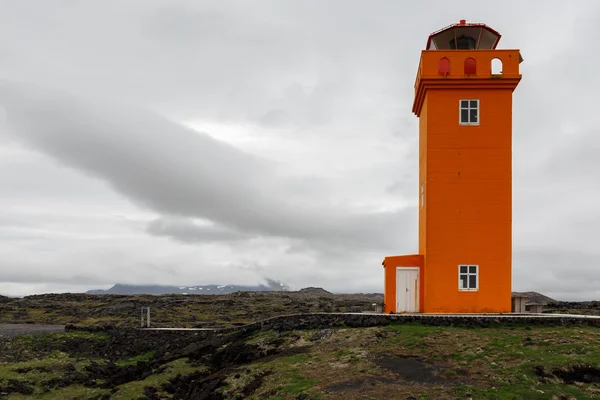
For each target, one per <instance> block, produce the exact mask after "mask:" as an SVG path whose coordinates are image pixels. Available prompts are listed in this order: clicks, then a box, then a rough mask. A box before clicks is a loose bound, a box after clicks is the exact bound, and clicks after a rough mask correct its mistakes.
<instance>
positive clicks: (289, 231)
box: [0, 0, 600, 300]
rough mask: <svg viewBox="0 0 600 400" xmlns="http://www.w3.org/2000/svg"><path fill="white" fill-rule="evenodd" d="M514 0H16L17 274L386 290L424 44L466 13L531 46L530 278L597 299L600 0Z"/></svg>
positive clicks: (525, 258) (5, 285)
mask: <svg viewBox="0 0 600 400" xmlns="http://www.w3.org/2000/svg"><path fill="white" fill-rule="evenodd" d="M497 4H498V2H497V1H480V2H475V3H472V4H469V6H468V10H466V9H465V10H461V9H460V7H458V6H457V4H455V3H452V2H447V1H437V0H436V1H427V2H417V1H413V2H410V3H409V2H404V1H402V2H400V1H383V0H381V1H350V0H330V1H327V2H323V1H318V0H310V1H307V0H297V1H296V0H288V1H281V0H273V1H266V0H253V1H242V0H239V1H234V0H230V1H179V0H177V1H175V0H135V1H134V0H126V1H123V0H107V1H101V2H100V1H96V2H91V1H89V2H84V1H73V0H62V1H61V0H52V1H51V0H45V1H34V0H31V1H27V0H18V1H17V0H0V293H3V294H9V295H26V294H31V293H43V292H57V291H84V290H88V289H92V288H108V287H110V286H111V285H112V284H114V283H116V282H123V283H125V282H127V283H156V284H175V285H196V284H203V283H223V284H225V283H233V284H255V283H258V282H261V281H262V280H263V279H264V278H265V277H269V278H273V279H277V280H281V281H283V282H286V283H287V284H289V285H291V286H292V287H293V288H295V289H298V288H301V287H305V286H321V287H324V288H326V289H328V290H331V291H336V292H350V291H352V292H355V291H360V292H373V291H378V292H381V291H382V290H383V288H382V285H383V275H382V274H383V271H382V268H381V261H382V258H383V257H384V256H386V255H394V254H404V253H414V252H416V251H417V208H416V206H417V201H418V183H417V161H418V159H417V156H418V153H417V149H418V141H417V133H418V131H417V122H418V120H417V118H416V117H415V116H414V115H412V114H411V104H412V100H413V98H412V96H413V84H414V78H415V73H416V67H417V64H418V60H419V55H420V51H421V50H422V49H423V48H424V45H425V42H426V39H427V36H428V35H429V33H431V32H432V31H435V30H437V29H439V28H442V27H444V26H446V25H448V24H451V23H455V22H457V21H458V20H459V19H467V20H468V21H478V22H484V23H487V24H488V25H490V26H492V27H493V28H495V29H497V30H498V31H500V32H501V33H502V34H503V38H502V40H501V41H500V46H499V48H520V49H521V51H522V54H523V56H524V58H525V62H524V63H523V64H521V72H522V74H523V80H522V82H521V84H520V86H519V87H518V88H517V90H516V92H515V95H514V116H513V118H514V280H513V286H514V289H515V290H537V291H540V292H543V293H545V294H548V295H551V296H554V297H557V298H560V299H565V300H568V299H599V300H600V246H599V245H598V243H599V240H600V207H598V204H600V185H599V184H598V182H599V178H598V173H600V157H599V156H598V154H599V152H600V132H599V127H600V113H599V112H598V111H597V110H596V107H597V104H598V98H597V96H598V92H599V89H600V80H599V78H598V77H597V76H596V75H597V73H596V69H597V66H598V65H600V53H598V52H597V51H592V50H591V49H594V48H595V46H596V38H595V36H596V34H595V30H596V29H597V26H598V24H599V23H600V3H598V2H597V1H595V0H590V1H571V3H570V5H569V6H568V7H567V6H565V2H564V1H549V0H543V1H542V0H537V1H531V0H530V1H525V2H524V1H504V2H502V7H501V8H499V7H497ZM513 10H518V12H516V11H513Z"/></svg>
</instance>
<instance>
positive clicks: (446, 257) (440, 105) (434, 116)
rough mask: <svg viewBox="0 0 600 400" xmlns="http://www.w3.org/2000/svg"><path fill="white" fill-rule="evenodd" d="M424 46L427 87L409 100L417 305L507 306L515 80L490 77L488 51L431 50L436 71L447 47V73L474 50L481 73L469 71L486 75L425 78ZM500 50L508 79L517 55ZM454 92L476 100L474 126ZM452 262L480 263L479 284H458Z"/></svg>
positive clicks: (450, 308)
mask: <svg viewBox="0 0 600 400" xmlns="http://www.w3.org/2000/svg"><path fill="white" fill-rule="evenodd" d="M496 52H502V51H499V50H496ZM423 53H424V54H423V56H422V59H421V66H420V71H421V72H422V73H423V75H422V76H420V77H418V78H417V81H418V82H421V84H423V85H425V84H426V82H428V83H427V85H429V86H428V88H426V89H425V90H423V88H420V89H419V88H417V92H419V91H420V93H421V96H422V99H421V100H419V101H417V99H415V104H416V105H417V107H416V111H417V114H418V115H419V117H420V119H421V120H422V122H421V121H420V125H419V127H420V182H419V185H420V183H421V182H425V207H424V208H423V209H420V211H419V217H420V218H419V252H420V253H422V254H424V255H425V258H424V267H423V269H424V270H425V272H426V273H425V274H424V275H421V279H422V282H424V288H423V289H422V294H423V293H424V294H425V297H424V301H423V302H422V303H421V306H422V307H423V311H424V312H429V313H438V312H439V313H444V312H450V313H474V312H510V311H511V274H512V91H513V90H514V87H516V83H514V84H510V83H509V82H508V81H504V82H498V84H491V83H489V82H490V81H494V80H496V79H495V78H490V77H489V74H490V71H489V67H488V68H487V69H486V68H484V67H483V66H485V65H488V64H489V62H488V61H489V60H491V58H493V57H492V56H491V55H493V53H491V54H490V52H487V51H486V52H481V53H480V51H470V52H469V51H465V52H463V51H454V52H442V51H439V52H435V53H437V54H436V57H435V68H436V69H435V72H436V73H437V60H438V59H439V58H440V57H443V56H444V55H446V56H448V55H447V54H444V53H448V54H450V56H451V57H452V60H451V62H452V64H451V65H452V66H453V67H454V68H453V67H451V71H452V72H451V75H452V73H454V76H453V77H455V78H458V77H459V76H458V75H460V74H461V73H462V71H461V70H460V69H462V68H463V62H462V60H464V58H466V57H474V58H476V59H477V61H478V75H479V74H482V76H475V77H473V78H475V79H478V78H479V79H481V78H482V77H484V75H486V74H487V79H485V80H479V81H475V83H474V81H471V80H469V79H464V78H465V77H464V76H460V78H463V79H460V81H457V80H454V82H449V81H450V80H452V79H446V78H441V77H438V76H435V77H431V76H430V77H429V78H428V79H425V78H426V77H425V76H424V75H425V72H427V74H428V75H429V74H431V71H429V69H427V68H426V67H429V66H431V65H433V62H432V60H429V59H428V58H427V57H429V58H431V56H430V55H431V53H432V52H423ZM483 53H485V54H483ZM501 55H502V54H501ZM517 55H518V53H517ZM450 56H448V57H449V58H450ZM460 57H463V58H462V59H461V58H460ZM503 57H504V59H503V61H505V65H504V68H503V70H504V71H508V72H510V75H511V76H512V77H513V78H514V77H515V74H518V57H515V53H514V51H513V53H510V52H508V51H504V54H503ZM424 58H426V60H425V61H427V62H425V63H424ZM515 65H516V70H515ZM423 71H425V72H423ZM440 78H441V79H440ZM500 79H501V78H500ZM478 82H480V83H481V84H479V85H478ZM516 82H517V83H518V81H516ZM450 83H451V84H450ZM460 99H479V100H480V125H479V126H461V125H459V100H460ZM419 196H420V186H419ZM419 202H420V200H419ZM419 205H420V203H419ZM459 264H477V265H479V290H478V291H476V292H463V291H459V290H458V265H459ZM394 282H395V281H394ZM386 288H387V286H386Z"/></svg>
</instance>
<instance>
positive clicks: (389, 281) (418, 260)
mask: <svg viewBox="0 0 600 400" xmlns="http://www.w3.org/2000/svg"><path fill="white" fill-rule="evenodd" d="M396 267H418V268H419V286H420V287H419V312H423V299H424V297H423V296H424V283H425V280H424V279H423V278H424V273H425V271H424V270H423V256H422V255H420V254H410V255H405V256H391V257H385V259H384V260H383V270H384V282H385V287H384V291H383V303H384V305H385V306H384V309H383V311H384V312H385V313H389V312H390V311H393V312H395V311H396Z"/></svg>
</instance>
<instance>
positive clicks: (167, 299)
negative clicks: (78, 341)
mask: <svg viewBox="0 0 600 400" xmlns="http://www.w3.org/2000/svg"><path fill="white" fill-rule="evenodd" d="M382 301H383V295H381V294H351V295H350V294H348V295H333V294H331V293H329V292H327V291H325V290H323V289H320V288H306V289H302V290H300V291H296V292H236V293H231V294H225V295H162V296H152V295H100V294H96V295H89V294H46V295H36V296H27V297H24V298H22V299H9V300H6V301H2V300H0V323H45V324H79V325H92V326H96V325H113V326H123V327H137V326H139V325H140V318H141V308H142V307H150V313H151V324H152V326H153V327H187V328H193V327H211V328H212V327H215V328H218V327H228V326H235V325H241V324H246V323H250V322H254V321H257V320H261V319H265V318H269V317H273V316H277V315H285V314H298V313H311V312H361V311H373V310H374V306H373V303H381V302H382Z"/></svg>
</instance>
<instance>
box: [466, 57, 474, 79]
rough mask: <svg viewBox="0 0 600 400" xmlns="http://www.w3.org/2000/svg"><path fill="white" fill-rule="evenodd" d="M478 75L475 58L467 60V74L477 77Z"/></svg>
mask: <svg viewBox="0 0 600 400" xmlns="http://www.w3.org/2000/svg"><path fill="white" fill-rule="evenodd" d="M476 73H477V61H475V59H474V58H471V57H469V58H467V59H466V60H465V74H466V75H475V74H476Z"/></svg>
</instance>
